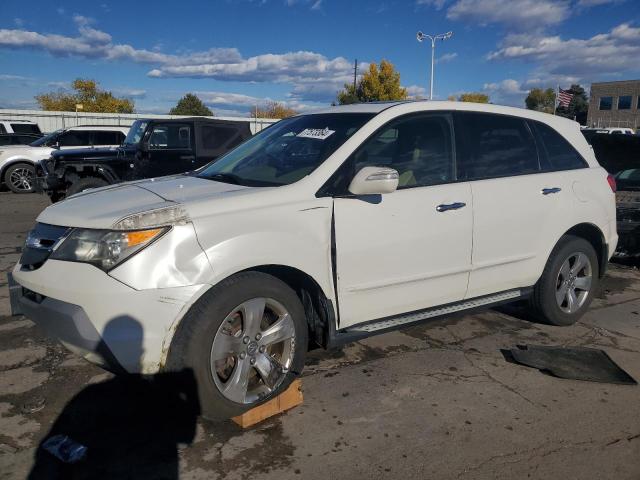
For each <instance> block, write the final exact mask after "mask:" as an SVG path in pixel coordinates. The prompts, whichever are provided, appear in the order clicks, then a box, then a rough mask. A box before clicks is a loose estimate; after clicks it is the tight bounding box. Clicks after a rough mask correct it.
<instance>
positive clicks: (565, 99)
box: [558, 88, 573, 108]
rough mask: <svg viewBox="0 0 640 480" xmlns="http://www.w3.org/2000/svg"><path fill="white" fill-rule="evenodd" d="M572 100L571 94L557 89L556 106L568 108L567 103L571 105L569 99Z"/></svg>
mask: <svg viewBox="0 0 640 480" xmlns="http://www.w3.org/2000/svg"><path fill="white" fill-rule="evenodd" d="M572 98H573V93H571V92H570V91H569V90H563V89H561V88H558V106H559V107H565V108H569V103H571V99H572Z"/></svg>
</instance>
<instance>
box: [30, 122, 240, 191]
mask: <svg viewBox="0 0 640 480" xmlns="http://www.w3.org/2000/svg"><path fill="white" fill-rule="evenodd" d="M250 136H251V130H250V128H249V122H233V121H226V120H215V119H207V118H198V117H194V118H182V119H179V120H177V119H176V120H163V119H154V120H137V121H136V122H134V124H133V125H132V126H131V129H130V130H129V134H128V135H127V137H126V139H125V141H124V143H123V144H122V145H120V146H119V147H117V148H94V149H90V150H89V149H78V150H60V151H55V152H53V153H52V154H51V157H50V158H49V159H47V160H43V161H41V162H40V163H39V165H37V166H36V190H38V191H40V192H42V191H44V192H46V193H47V195H49V197H50V198H51V200H52V201H53V202H57V201H58V200H61V199H63V198H64V197H66V196H68V195H73V194H74V193H78V192H81V191H83V190H87V189H89V188H97V187H103V186H105V185H109V184H113V183H118V182H125V181H129V180H139V179H143V178H151V177H162V176H164V175H172V174H177V173H182V172H189V171H192V170H195V169H197V168H200V167H202V166H203V165H206V164H207V163H209V162H211V161H213V160H215V159H216V158H218V157H219V156H220V155H222V154H224V153H226V152H227V151H229V150H231V149H232V148H233V147H235V146H236V145H238V144H240V143H241V142H243V141H244V140H245V139H247V138H249V137H250Z"/></svg>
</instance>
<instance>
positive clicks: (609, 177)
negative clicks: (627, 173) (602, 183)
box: [607, 174, 618, 193]
mask: <svg viewBox="0 0 640 480" xmlns="http://www.w3.org/2000/svg"><path fill="white" fill-rule="evenodd" d="M607 182H609V186H610V187H611V191H612V192H613V193H616V190H617V189H618V187H616V179H615V178H613V175H611V174H609V175H607Z"/></svg>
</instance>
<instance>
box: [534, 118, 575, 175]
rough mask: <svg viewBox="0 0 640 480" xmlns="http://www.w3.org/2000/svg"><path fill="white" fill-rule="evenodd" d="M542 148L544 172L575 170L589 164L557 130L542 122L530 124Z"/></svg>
mask: <svg viewBox="0 0 640 480" xmlns="http://www.w3.org/2000/svg"><path fill="white" fill-rule="evenodd" d="M530 124H531V125H532V126H533V128H534V129H535V131H536V133H537V135H538V139H539V141H540V144H541V146H542V153H543V154H544V155H543V159H544V160H543V164H544V165H543V167H544V170H574V169H576V168H585V167H587V163H586V162H585V160H584V159H583V158H582V155H580V154H579V153H578V152H577V151H576V149H575V148H573V146H572V145H571V144H570V143H569V142H568V141H567V140H566V139H565V138H564V137H563V136H562V135H561V134H560V133H558V132H557V131H556V130H554V129H553V128H551V127H550V126H549V125H545V124H544V123H541V122H530Z"/></svg>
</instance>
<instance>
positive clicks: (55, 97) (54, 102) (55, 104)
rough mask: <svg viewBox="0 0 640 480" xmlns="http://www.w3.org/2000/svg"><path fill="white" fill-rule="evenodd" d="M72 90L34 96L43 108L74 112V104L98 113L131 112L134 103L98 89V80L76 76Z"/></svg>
mask: <svg viewBox="0 0 640 480" xmlns="http://www.w3.org/2000/svg"><path fill="white" fill-rule="evenodd" d="M71 87H72V89H73V91H72V92H67V91H64V90H60V91H57V92H50V93H43V94H42V95H37V96H36V101H37V102H38V104H39V105H40V108H42V109H43V110H54V111H60V112H75V111H76V105H78V104H79V105H82V109H81V110H80V111H83V112H98V113H133V112H134V108H135V106H134V103H133V101H132V100H131V99H129V98H118V97H116V96H114V95H113V94H112V93H111V92H108V91H106V90H100V88H98V82H96V81H95V80H90V79H83V78H77V79H75V80H74V81H73V83H72V84H71Z"/></svg>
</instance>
